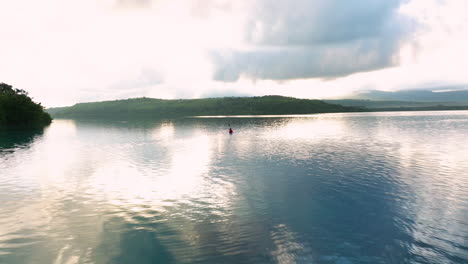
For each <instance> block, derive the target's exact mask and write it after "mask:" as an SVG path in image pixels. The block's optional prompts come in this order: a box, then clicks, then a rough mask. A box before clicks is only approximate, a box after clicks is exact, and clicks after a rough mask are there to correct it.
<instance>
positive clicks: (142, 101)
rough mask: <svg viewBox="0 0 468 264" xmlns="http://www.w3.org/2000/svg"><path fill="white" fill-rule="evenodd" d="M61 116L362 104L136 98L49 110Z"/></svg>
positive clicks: (308, 109)
mask: <svg viewBox="0 0 468 264" xmlns="http://www.w3.org/2000/svg"><path fill="white" fill-rule="evenodd" d="M47 111H48V112H49V113H51V115H52V116H54V117H57V118H138V117H144V118H168V117H180V116H203V115H275V114H313V113H333V112H356V111H360V109H359V108H354V107H345V106H341V105H334V104H328V103H325V102H323V101H320V100H309V99H297V98H292V97H283V96H262V97H224V98H205V99H190V100H188V99H185V100H183V99H180V100H163V99H151V98H136V99H127V100H117V101H105V102H94V103H80V104H76V105H74V106H71V107H61V108H52V109H48V110H47Z"/></svg>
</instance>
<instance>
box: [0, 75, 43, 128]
mask: <svg viewBox="0 0 468 264" xmlns="http://www.w3.org/2000/svg"><path fill="white" fill-rule="evenodd" d="M51 122H52V118H51V117H50V115H49V113H47V112H45V111H44V107H43V106H42V105H41V104H40V103H36V102H34V101H33V100H32V98H31V97H29V95H28V92H26V91H25V90H21V89H16V88H13V86H11V85H9V84H6V83H0V129H10V128H14V129H18V128H19V129H22V128H25V129H29V128H42V127H45V126H47V125H49V124H50V123H51Z"/></svg>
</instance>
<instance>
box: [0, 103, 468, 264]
mask: <svg viewBox="0 0 468 264" xmlns="http://www.w3.org/2000/svg"><path fill="white" fill-rule="evenodd" d="M228 124H230V125H231V126H232V127H233V129H234V131H235V133H234V134H233V135H229V134H228V133H227V129H228ZM467 132H468V114H467V113H466V112H418V113H408V112H406V113H353V114H324V115H314V116H297V117H280V116H268V117H255V116H252V117H235V118H228V117H225V118H208V117H207V118H194V119H183V120H172V121H170V120H165V121H152V122H150V121H136V122H131V121H128V122H98V121H94V122H93V121H71V120H56V121H54V123H53V124H52V125H51V126H50V127H49V128H47V129H46V130H45V132H44V134H40V133H39V134H38V133H27V134H24V135H20V134H15V135H11V134H0V172H1V177H0V200H1V203H0V215H1V216H2V217H0V263H67V264H68V263H466V262H467V261H468V247H467V246H466V245H467V238H468V221H467V219H468V184H467V173H466V171H468V159H467V157H468V151H467V150H466V148H463V147H460V146H466V145H468V138H467V137H465V136H464V135H466V134H467Z"/></svg>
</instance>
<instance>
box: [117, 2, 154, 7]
mask: <svg viewBox="0 0 468 264" xmlns="http://www.w3.org/2000/svg"><path fill="white" fill-rule="evenodd" d="M115 4H116V6H118V7H124V8H127V7H137V8H147V7H151V5H152V4H153V0H116V3H115Z"/></svg>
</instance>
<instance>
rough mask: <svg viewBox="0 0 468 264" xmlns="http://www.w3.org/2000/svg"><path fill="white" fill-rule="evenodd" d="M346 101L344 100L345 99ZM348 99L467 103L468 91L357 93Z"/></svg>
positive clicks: (374, 91)
mask: <svg viewBox="0 0 468 264" xmlns="http://www.w3.org/2000/svg"><path fill="white" fill-rule="evenodd" d="M343 99H344V98H343ZM346 99H355V100H373V101H411V102H467V103H468V90H458V91H441V92H434V91H430V90H403V91H395V92H385V91H377V90H373V91H362V92H356V93H354V94H353V95H351V96H348V97H346Z"/></svg>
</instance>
